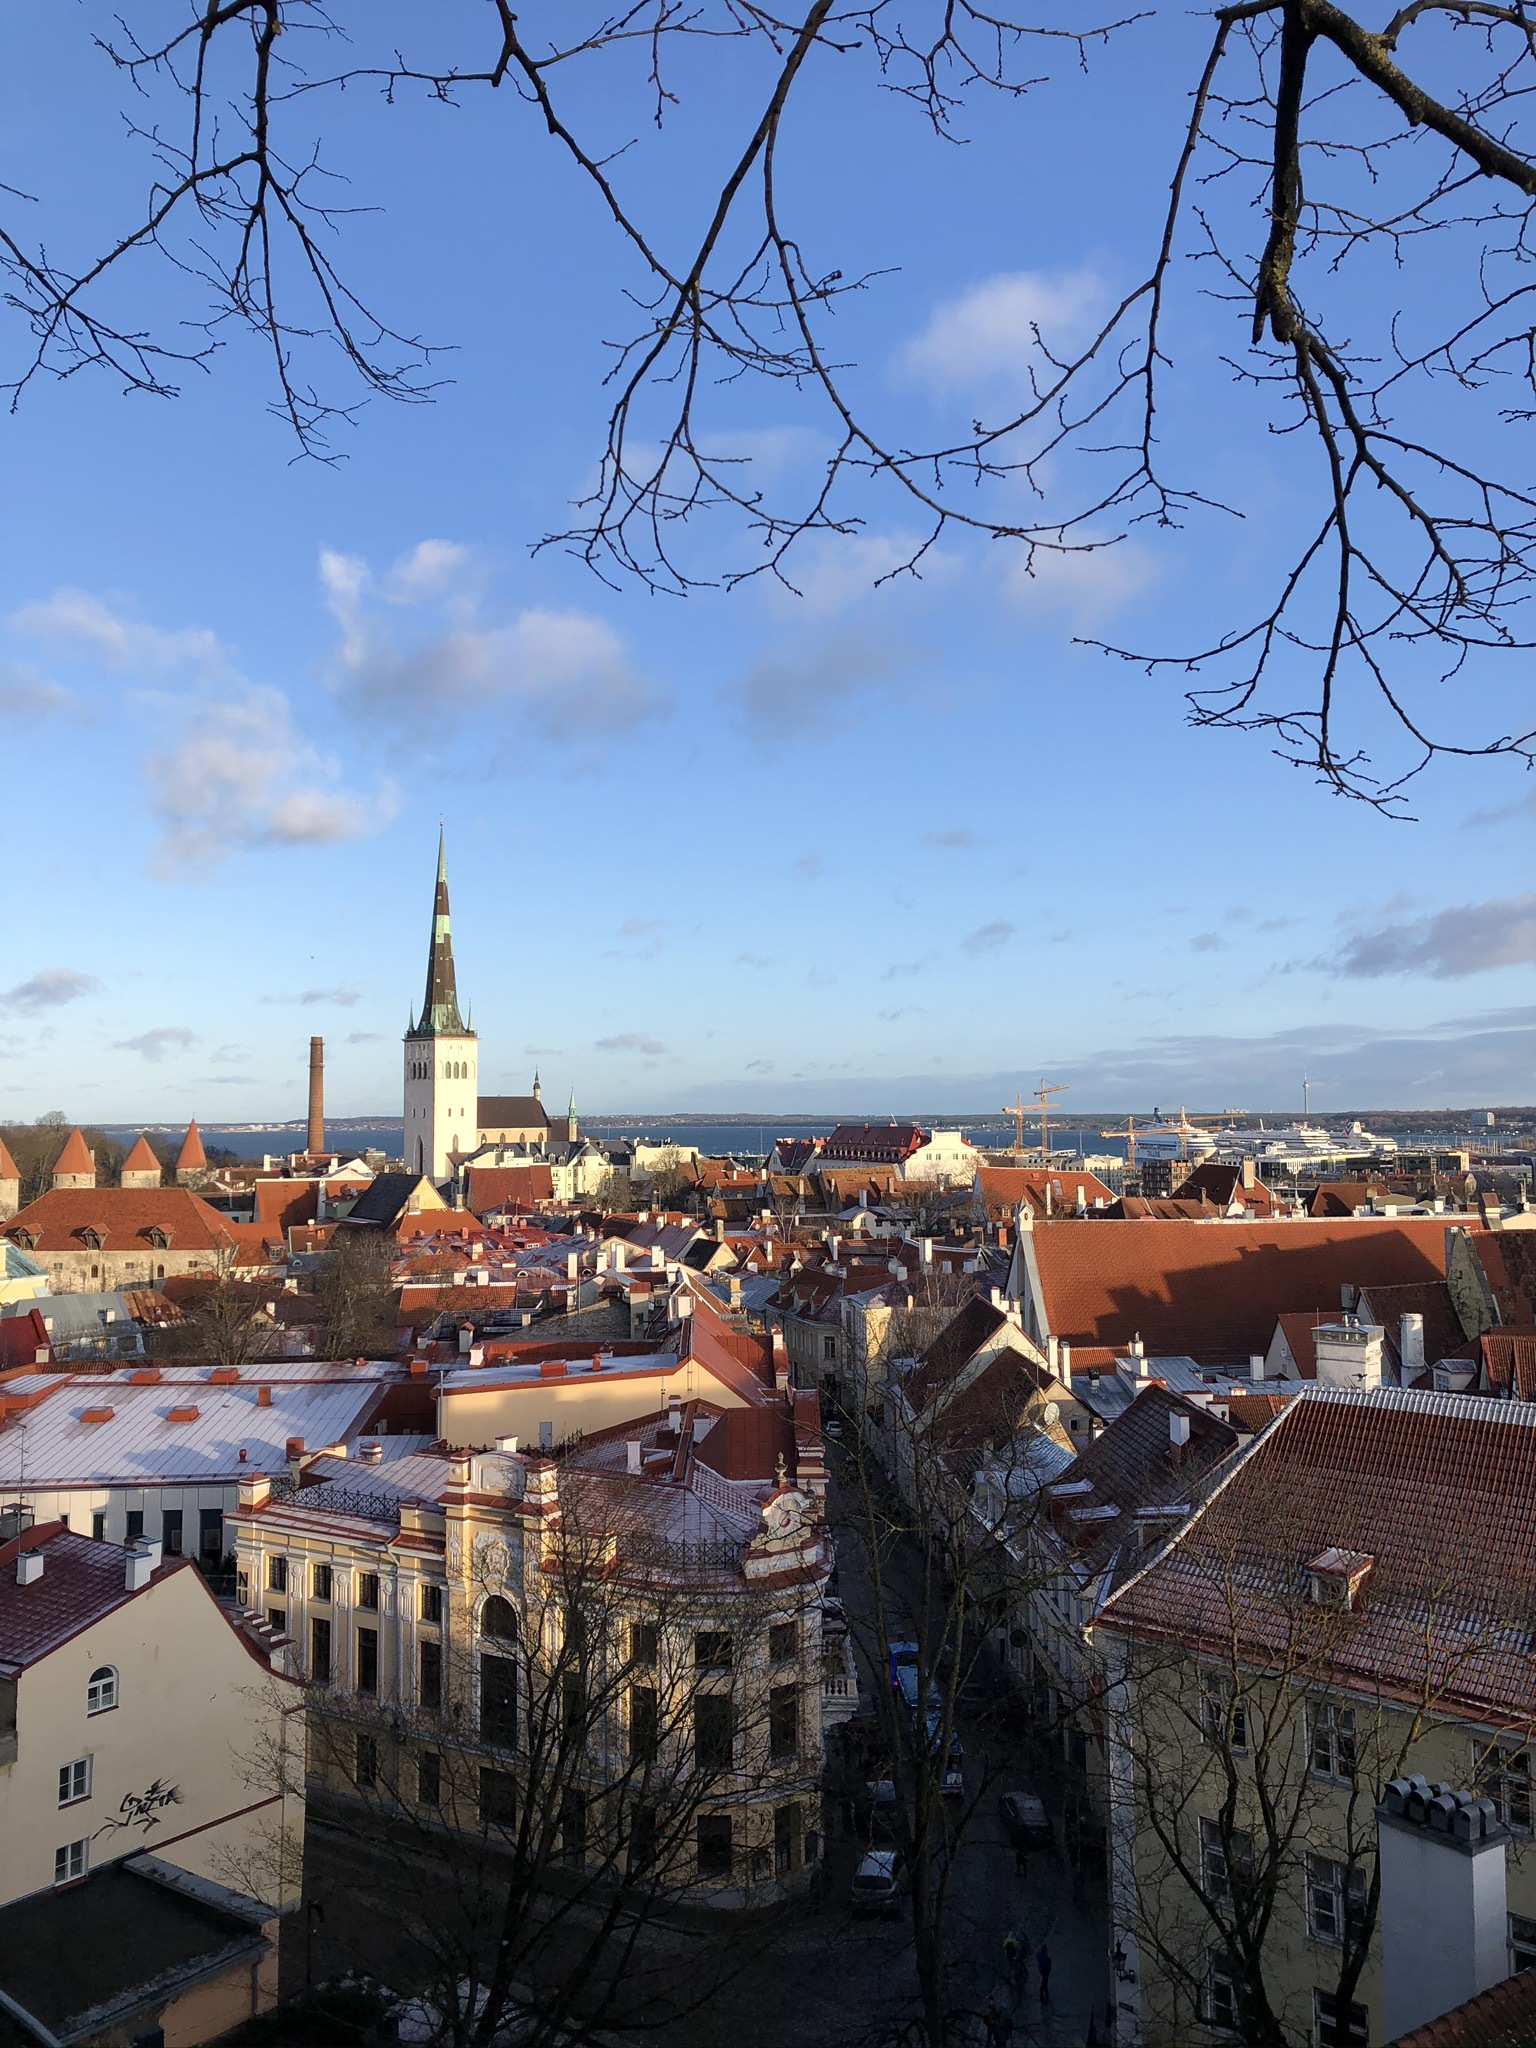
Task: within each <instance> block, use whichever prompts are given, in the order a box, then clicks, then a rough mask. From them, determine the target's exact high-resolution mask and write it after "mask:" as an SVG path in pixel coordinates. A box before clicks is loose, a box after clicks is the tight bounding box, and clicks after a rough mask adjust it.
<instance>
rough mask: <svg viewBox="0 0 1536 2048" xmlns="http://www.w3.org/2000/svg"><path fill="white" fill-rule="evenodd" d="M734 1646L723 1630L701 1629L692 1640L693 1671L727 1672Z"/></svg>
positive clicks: (728, 1635) (727, 1633)
mask: <svg viewBox="0 0 1536 2048" xmlns="http://www.w3.org/2000/svg"><path fill="white" fill-rule="evenodd" d="M733 1647H734V1645H733V1644H732V1641H731V1637H730V1634H729V1632H728V1631H727V1630H725V1629H718V1628H701V1629H700V1630H699V1632H698V1634H697V1635H696V1636H695V1637H694V1639H693V1668H694V1670H695V1671H729V1670H730V1668H731V1654H732V1650H733Z"/></svg>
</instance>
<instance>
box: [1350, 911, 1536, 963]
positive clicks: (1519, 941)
mask: <svg viewBox="0 0 1536 2048" xmlns="http://www.w3.org/2000/svg"><path fill="white" fill-rule="evenodd" d="M1532 962H1536V895H1525V896H1505V897H1498V898H1495V899H1494V900H1493V901H1491V902H1488V903H1462V904H1459V905H1458V906H1457V907H1456V908H1455V909H1454V910H1442V911H1440V912H1438V913H1437V914H1436V915H1435V916H1433V917H1421V918H1415V919H1412V920H1410V921H1409V922H1407V923H1404V924H1387V925H1381V926H1378V927H1377V928H1376V929H1375V930H1374V931H1357V932H1355V933H1354V934H1353V935H1352V936H1351V938H1350V940H1349V942H1348V944H1347V945H1346V946H1345V948H1344V953H1343V957H1342V958H1341V959H1340V961H1339V962H1338V971H1339V972H1340V973H1341V974H1347V975H1353V976H1357V977H1361V978H1365V979H1370V978H1373V977H1375V976H1378V975H1383V974H1429V975H1433V976H1434V977H1435V979H1436V980H1440V981H1450V980H1455V979H1457V978H1458V977H1460V976H1462V975H1467V974H1486V973H1489V972H1490V971H1491V970H1492V969H1493V968H1495V967H1523V966H1529V965H1531V964H1532Z"/></svg>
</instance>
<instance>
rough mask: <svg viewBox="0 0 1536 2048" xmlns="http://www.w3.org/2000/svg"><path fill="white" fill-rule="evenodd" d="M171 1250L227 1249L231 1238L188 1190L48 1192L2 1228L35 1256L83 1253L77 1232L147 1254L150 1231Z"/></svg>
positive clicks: (116, 1248) (112, 1248)
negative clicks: (25, 1240)
mask: <svg viewBox="0 0 1536 2048" xmlns="http://www.w3.org/2000/svg"><path fill="white" fill-rule="evenodd" d="M157 1226H158V1227H159V1228H160V1229H162V1230H164V1231H165V1232H166V1234H167V1235H168V1237H169V1238H170V1247H169V1248H170V1250H172V1251H175V1252H212V1251H224V1250H227V1249H228V1248H229V1247H230V1246H231V1245H232V1244H233V1243H234V1238H233V1235H232V1234H231V1232H230V1230H229V1227H228V1225H227V1224H226V1223H225V1221H224V1218H223V1217H222V1216H221V1215H220V1214H219V1212H218V1210H217V1209H211V1208H210V1207H209V1206H208V1204H207V1203H206V1202H205V1201H203V1199H202V1198H201V1196H199V1195H194V1194H193V1193H192V1191H191V1189H190V1188H50V1189H49V1190H48V1192H47V1194H45V1195H39V1196H38V1198H37V1200H36V1201H35V1202H29V1203H28V1204H27V1206H26V1208H24V1209H21V1210H18V1211H17V1213H16V1214H15V1215H14V1216H13V1217H12V1218H11V1219H10V1221H9V1222H8V1223H6V1224H5V1225H4V1226H3V1235H4V1236H6V1237H8V1238H10V1239H11V1240H12V1241H13V1242H19V1241H20V1239H21V1238H22V1237H23V1236H30V1237H31V1238H32V1240H33V1248H34V1250H36V1251H39V1252H78V1251H84V1250H85V1249H86V1244H85V1240H84V1237H83V1236H82V1233H83V1232H84V1231H86V1230H97V1231H99V1232H100V1233H101V1239H102V1243H101V1247H100V1248H101V1250H103V1251H107V1252H144V1251H147V1250H150V1249H151V1248H152V1246H151V1238H150V1233H151V1231H152V1230H154V1229H155V1228H156V1227H157Z"/></svg>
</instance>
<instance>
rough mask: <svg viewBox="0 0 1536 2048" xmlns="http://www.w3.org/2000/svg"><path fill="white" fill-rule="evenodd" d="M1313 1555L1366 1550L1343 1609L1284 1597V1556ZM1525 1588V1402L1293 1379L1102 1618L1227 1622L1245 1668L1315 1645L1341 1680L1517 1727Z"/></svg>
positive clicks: (1287, 1589) (1534, 1420)
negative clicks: (1310, 1384) (1354, 1602)
mask: <svg viewBox="0 0 1536 2048" xmlns="http://www.w3.org/2000/svg"><path fill="white" fill-rule="evenodd" d="M1328 1549H1336V1550H1354V1551H1359V1552H1361V1553H1363V1554H1364V1555H1366V1556H1368V1557H1370V1558H1372V1559H1373V1560H1374V1565H1373V1569H1372V1572H1371V1576H1370V1579H1369V1582H1368V1590H1367V1594H1366V1597H1365V1598H1364V1600H1363V1601H1362V1602H1361V1604H1360V1606H1359V1608H1358V1609H1357V1610H1356V1611H1355V1612H1353V1613H1348V1614H1341V1613H1340V1612H1339V1611H1338V1610H1336V1609H1331V1608H1325V1607H1313V1606H1311V1605H1310V1604H1309V1603H1306V1602H1305V1601H1304V1600H1300V1599H1299V1598H1298V1588H1297V1564H1298V1560H1301V1559H1305V1558H1309V1557H1313V1556H1316V1555H1318V1554H1319V1553H1321V1552H1322V1551H1324V1550H1328ZM1533 1595H1536V1410H1533V1409H1532V1408H1531V1407H1530V1406H1529V1405H1527V1404H1525V1403H1522V1402H1507V1401H1489V1400H1486V1399H1482V1398H1479V1397H1477V1396H1464V1395H1459V1394H1415V1393H1409V1392H1405V1391H1403V1390H1401V1389H1398V1388H1379V1389H1376V1390H1374V1391H1373V1392H1370V1393H1353V1392H1346V1391H1344V1390H1342V1389H1337V1388H1327V1389H1323V1388H1307V1389H1305V1390H1304V1391H1303V1392H1302V1393H1300V1394H1298V1395H1296V1396H1295V1397H1294V1398H1293V1399H1291V1400H1290V1401H1288V1402H1287V1404H1286V1406H1285V1408H1284V1409H1283V1410H1282V1411H1281V1413H1280V1414H1279V1416H1277V1417H1276V1419H1275V1421H1274V1422H1273V1423H1272V1424H1271V1425H1270V1427H1269V1428H1268V1429H1267V1430H1265V1431H1264V1432H1263V1434H1262V1435H1261V1436H1259V1437H1256V1438H1255V1439H1254V1442H1253V1445H1252V1448H1251V1449H1250V1450H1249V1452H1248V1453H1247V1455H1246V1456H1245V1457H1244V1458H1243V1459H1242V1460H1241V1462H1240V1463H1239V1464H1238V1466H1237V1467H1236V1469H1235V1471H1234V1472H1233V1473H1232V1474H1231V1475H1230V1477H1229V1478H1228V1479H1227V1480H1226V1482H1225V1483H1224V1484H1222V1485H1220V1486H1218V1488H1217V1489H1216V1491H1215V1493H1214V1494H1213V1495H1212V1496H1211V1497H1210V1499H1209V1500H1208V1501H1207V1502H1206V1504H1205V1505H1204V1506H1203V1507H1202V1508H1201V1509H1200V1510H1199V1511H1198V1512H1197V1514H1196V1515H1195V1516H1194V1518H1193V1519H1192V1520H1191V1521H1190V1522H1189V1523H1188V1524H1187V1525H1186V1527H1185V1528H1184V1530H1183V1532H1182V1533H1181V1535H1180V1536H1179V1538H1178V1539H1177V1541H1176V1542H1175V1543H1174V1544H1173V1545H1172V1546H1170V1548H1169V1549H1168V1550H1166V1551H1165V1552H1164V1553H1163V1554H1162V1555H1161V1556H1160V1557H1159V1558H1157V1559H1156V1560H1155V1561H1154V1562H1153V1563H1152V1564H1150V1565H1149V1566H1148V1567H1147V1568H1146V1569H1145V1570H1144V1571H1142V1572H1140V1573H1138V1574H1137V1575H1136V1576H1135V1577H1134V1578H1132V1579H1131V1580H1130V1581H1129V1583H1128V1584H1127V1585H1126V1586H1125V1587H1124V1588H1123V1589H1122V1590H1121V1591H1120V1592H1119V1593H1118V1594H1116V1595H1115V1596H1114V1598H1113V1599H1112V1600H1111V1602H1110V1603H1109V1605H1108V1607H1107V1608H1106V1609H1105V1611H1104V1613H1103V1615H1102V1616H1101V1621H1102V1622H1103V1624H1104V1625H1106V1626H1110V1627H1115V1628H1123V1629H1127V1630H1131V1631H1133V1632H1135V1633H1136V1634H1138V1635H1141V1636H1146V1637H1155V1638H1160V1639H1162V1640H1164V1641H1173V1642H1175V1643H1177V1644H1179V1645H1181V1646H1183V1647H1185V1648H1200V1647H1202V1646H1205V1645H1215V1644H1218V1643H1225V1642H1229V1641H1230V1636H1231V1631H1232V1630H1233V1629H1234V1627H1235V1628H1236V1629H1237V1630H1238V1643H1239V1656H1240V1658H1241V1660H1242V1661H1243V1662H1245V1663H1249V1664H1251V1665H1253V1666H1255V1667H1256V1668H1263V1667H1264V1666H1265V1665H1266V1664H1267V1663H1272V1662H1274V1661H1276V1660H1278V1659H1283V1658H1288V1659H1289V1660H1290V1664H1291V1667H1292V1668H1300V1667H1299V1666H1298V1665H1297V1664H1296V1660H1297V1659H1298V1658H1299V1657H1305V1656H1307V1655H1310V1654H1316V1655H1317V1656H1318V1657H1321V1658H1325V1659H1326V1662H1327V1666H1328V1669H1329V1672H1330V1683H1333V1684H1336V1685H1338V1686H1340V1687H1342V1688H1350V1687H1357V1688H1359V1689H1360V1690H1362V1691H1365V1692H1370V1691H1373V1690H1375V1689H1376V1688H1377V1687H1381V1688H1383V1689H1384V1690H1386V1691H1388V1692H1393V1691H1398V1692H1405V1693H1411V1694H1412V1695H1413V1696H1414V1697H1415V1698H1419V1697H1420V1696H1421V1695H1422V1696H1424V1697H1428V1698H1431V1699H1433V1700H1434V1701H1435V1707H1436V1711H1437V1712H1445V1713H1449V1714H1454V1715H1460V1716H1462V1717H1465V1718H1477V1719H1481V1718H1483V1717H1484V1716H1486V1717H1487V1718H1488V1719H1490V1720H1493V1721H1495V1722H1497V1721H1500V1720H1505V1719H1508V1718H1509V1717H1510V1716H1518V1717H1519V1719H1520V1721H1521V1723H1522V1725H1523V1724H1524V1723H1525V1721H1526V1719H1527V1717H1528V1714H1529V1710H1530V1700H1531V1697H1532V1693H1533V1690H1536V1654H1533V1651H1532V1646H1531V1631H1530V1614H1531V1611H1532V1601H1533ZM1426 1615H1432V1616H1433V1622H1434V1626H1433V1629H1432V1630H1428V1631H1426V1628H1425V1618H1426Z"/></svg>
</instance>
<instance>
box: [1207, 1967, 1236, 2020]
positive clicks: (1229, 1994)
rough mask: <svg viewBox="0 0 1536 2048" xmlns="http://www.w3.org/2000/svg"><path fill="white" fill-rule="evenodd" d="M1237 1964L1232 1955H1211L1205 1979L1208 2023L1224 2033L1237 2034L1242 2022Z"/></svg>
mask: <svg viewBox="0 0 1536 2048" xmlns="http://www.w3.org/2000/svg"><path fill="white" fill-rule="evenodd" d="M1239 1981H1240V1980H1239V1977H1238V1970H1237V1965H1236V1963H1234V1962H1233V1961H1232V1959H1231V1957H1230V1956H1223V1955H1216V1956H1212V1957H1211V1967H1210V1972H1209V1974H1208V1975H1207V1977H1206V1980H1205V2020H1206V2025H1207V2026H1210V2027H1215V2028H1216V2029H1217V2030H1218V2032H1220V2033H1223V2034H1235V2033H1236V2032H1237V2031H1238V2028H1239V2026H1240V2024H1241V2020H1242V2014H1241V2002H1240V1998H1239V1994H1238V1984H1239Z"/></svg>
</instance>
